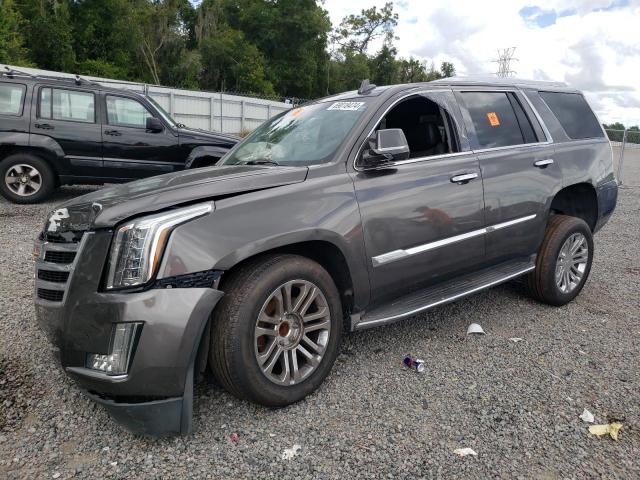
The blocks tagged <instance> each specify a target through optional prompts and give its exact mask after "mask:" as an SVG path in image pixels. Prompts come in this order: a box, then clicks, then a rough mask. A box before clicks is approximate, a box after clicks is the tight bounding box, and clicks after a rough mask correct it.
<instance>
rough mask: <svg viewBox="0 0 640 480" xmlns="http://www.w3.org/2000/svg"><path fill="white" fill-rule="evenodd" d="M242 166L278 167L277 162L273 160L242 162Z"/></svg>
mask: <svg viewBox="0 0 640 480" xmlns="http://www.w3.org/2000/svg"><path fill="white" fill-rule="evenodd" d="M243 165H275V166H278V165H280V164H279V163H278V162H275V161H273V160H249V161H248V162H244V163H243Z"/></svg>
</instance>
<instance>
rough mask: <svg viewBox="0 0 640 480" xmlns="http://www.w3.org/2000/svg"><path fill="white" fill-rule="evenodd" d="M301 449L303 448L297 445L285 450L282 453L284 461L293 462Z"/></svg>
mask: <svg viewBox="0 0 640 480" xmlns="http://www.w3.org/2000/svg"><path fill="white" fill-rule="evenodd" d="M301 448H302V447H301V446H300V445H298V444H295V445H294V446H293V447H291V448H285V449H284V451H283V452H282V460H291V459H292V458H293V457H295V456H296V455H297V454H298V450H300V449H301Z"/></svg>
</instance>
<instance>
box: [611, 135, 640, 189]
mask: <svg viewBox="0 0 640 480" xmlns="http://www.w3.org/2000/svg"><path fill="white" fill-rule="evenodd" d="M605 132H606V134H607V137H609V141H610V142H611V146H612V147H613V154H614V159H613V160H614V162H615V163H617V169H616V174H617V177H618V183H620V185H622V183H623V175H624V163H625V157H636V156H637V154H638V153H640V130H635V129H633V130H629V129H626V130H611V129H605Z"/></svg>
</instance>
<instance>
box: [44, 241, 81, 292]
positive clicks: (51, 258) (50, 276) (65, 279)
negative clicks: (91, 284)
mask: <svg viewBox="0 0 640 480" xmlns="http://www.w3.org/2000/svg"><path fill="white" fill-rule="evenodd" d="M41 238H42V237H41ZM63 239H64V237H61V236H60V237H57V238H56V239H55V240H53V241H51V239H46V240H41V241H40V242H41V243H40V248H41V253H40V256H39V258H38V259H37V260H36V297H37V298H38V299H40V300H44V301H47V302H54V303H61V302H63V301H64V298H65V293H66V290H67V287H68V285H69V281H70V278H71V276H72V273H73V268H74V265H75V260H76V254H77V252H78V250H79V249H80V246H81V243H82V236H80V237H76V236H73V237H68V241H67V242H64V241H62V240H63Z"/></svg>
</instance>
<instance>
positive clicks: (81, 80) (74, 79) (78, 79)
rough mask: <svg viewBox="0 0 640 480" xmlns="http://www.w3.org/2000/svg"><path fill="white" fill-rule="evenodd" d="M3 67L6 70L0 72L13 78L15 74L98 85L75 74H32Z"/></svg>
mask: <svg viewBox="0 0 640 480" xmlns="http://www.w3.org/2000/svg"><path fill="white" fill-rule="evenodd" d="M4 69H5V70H6V73H5V72H2V73H3V74H4V75H6V76H7V77H9V78H15V76H16V75H24V76H26V77H29V78H40V79H43V80H59V81H65V80H66V81H72V82H75V84H76V85H82V84H83V83H87V84H89V85H98V86H99V85H100V84H99V83H98V82H94V81H92V80H89V79H86V78H84V77H81V76H80V75H77V74H76V75H75V77H62V76H56V75H34V74H32V73H29V72H25V71H22V70H16V69H15V68H10V67H8V66H7V65H5V66H4Z"/></svg>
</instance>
